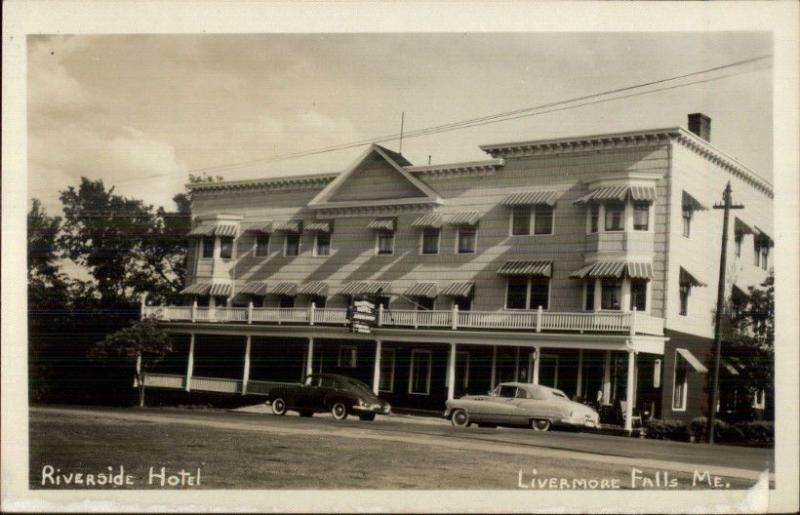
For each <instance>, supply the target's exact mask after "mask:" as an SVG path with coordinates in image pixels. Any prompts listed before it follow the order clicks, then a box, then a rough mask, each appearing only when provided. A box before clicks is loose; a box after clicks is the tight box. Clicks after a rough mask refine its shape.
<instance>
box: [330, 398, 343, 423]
mask: <svg viewBox="0 0 800 515" xmlns="http://www.w3.org/2000/svg"><path fill="white" fill-rule="evenodd" d="M331 415H333V418H334V419H335V420H344V419H346V418H347V406H345V405H344V404H343V403H341V402H335V403H334V404H333V406H331Z"/></svg>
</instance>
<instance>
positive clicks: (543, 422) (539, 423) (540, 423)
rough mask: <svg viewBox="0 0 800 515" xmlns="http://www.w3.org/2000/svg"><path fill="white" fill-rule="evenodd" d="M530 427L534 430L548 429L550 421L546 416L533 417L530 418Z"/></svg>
mask: <svg viewBox="0 0 800 515" xmlns="http://www.w3.org/2000/svg"><path fill="white" fill-rule="evenodd" d="M531 429H533V430H534V431H547V430H549V429H550V421H549V420H547V419H546V418H535V419H533V420H531Z"/></svg>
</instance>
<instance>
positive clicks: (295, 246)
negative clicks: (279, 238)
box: [283, 232, 300, 256]
mask: <svg viewBox="0 0 800 515" xmlns="http://www.w3.org/2000/svg"><path fill="white" fill-rule="evenodd" d="M298 254H300V234H298V233H294V232H287V233H286V239H285V245H284V247H283V255H284V256H296V255H298Z"/></svg>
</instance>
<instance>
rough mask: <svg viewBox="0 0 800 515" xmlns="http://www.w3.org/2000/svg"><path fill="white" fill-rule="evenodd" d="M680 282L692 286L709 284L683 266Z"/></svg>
mask: <svg viewBox="0 0 800 515" xmlns="http://www.w3.org/2000/svg"><path fill="white" fill-rule="evenodd" d="M679 283H680V284H689V285H691V286H708V285H707V284H706V283H704V282H703V281H701V280H700V279H698V278H697V276H695V275H694V274H692V273H690V272H689V271H688V270H686V269H685V268H683V267H681V271H680V280H679Z"/></svg>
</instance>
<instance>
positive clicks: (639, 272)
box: [569, 261, 653, 279]
mask: <svg viewBox="0 0 800 515" xmlns="http://www.w3.org/2000/svg"><path fill="white" fill-rule="evenodd" d="M625 274H627V275H628V277H630V278H632V279H652V278H653V265H652V264H651V263H647V262H639V261H598V262H596V263H591V264H589V265H586V266H584V267H582V268H580V269H578V270H576V271H574V272H572V273H571V274H569V276H570V277H571V278H573V279H587V278H604V277H610V278H617V279H619V278H622V277H623V275H625Z"/></svg>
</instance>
